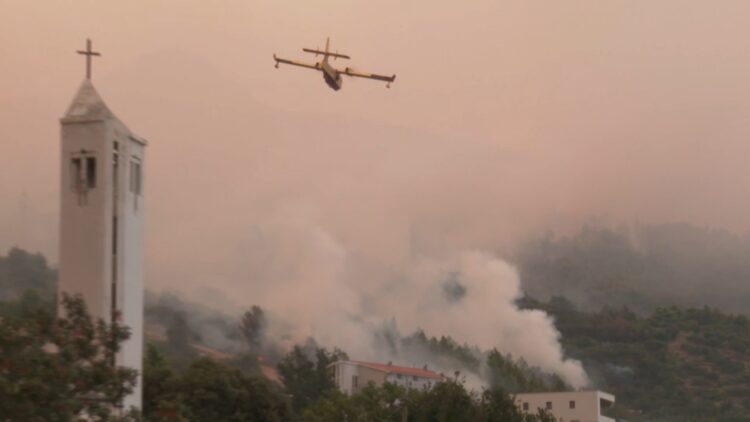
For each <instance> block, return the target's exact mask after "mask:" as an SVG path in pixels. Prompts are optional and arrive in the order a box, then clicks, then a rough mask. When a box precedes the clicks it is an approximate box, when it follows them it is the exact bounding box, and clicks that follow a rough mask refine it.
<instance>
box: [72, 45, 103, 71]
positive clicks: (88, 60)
mask: <svg viewBox="0 0 750 422" xmlns="http://www.w3.org/2000/svg"><path fill="white" fill-rule="evenodd" d="M77 53H78V54H83V55H84V56H86V79H91V56H101V54H100V53H98V52H96V51H91V40H90V39H88V38H87V39H86V51H81V50H78V51H77Z"/></svg>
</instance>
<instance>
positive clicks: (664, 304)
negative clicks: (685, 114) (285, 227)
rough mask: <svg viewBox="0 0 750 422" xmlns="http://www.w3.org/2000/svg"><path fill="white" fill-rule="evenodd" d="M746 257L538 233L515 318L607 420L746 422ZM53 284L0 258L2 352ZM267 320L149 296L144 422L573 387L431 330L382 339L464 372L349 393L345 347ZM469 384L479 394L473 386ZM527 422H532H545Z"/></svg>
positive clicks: (473, 401)
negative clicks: (548, 339) (588, 392)
mask: <svg viewBox="0 0 750 422" xmlns="http://www.w3.org/2000/svg"><path fill="white" fill-rule="evenodd" d="M749 251H750V247H748V239H747V238H743V237H738V236H734V235H731V234H728V233H725V232H721V231H712V230H707V229H700V228H696V227H692V226H687V225H665V226H649V227H640V228H638V229H632V228H631V229H628V230H625V229H622V230H611V229H604V228H590V227H588V228H584V229H583V230H581V232H580V233H578V234H576V235H575V236H571V237H560V238H556V237H554V236H545V237H543V238H539V239H536V240H533V241H530V242H527V243H525V244H524V245H523V246H522V247H521V248H520V249H519V253H518V255H517V264H518V267H519V271H520V272H521V274H522V278H523V285H524V288H525V291H526V296H525V297H523V298H522V299H520V300H519V301H518V306H519V307H521V308H526V309H541V310H544V311H545V312H547V313H548V314H549V315H550V316H551V317H552V318H553V319H554V321H555V326H556V327H557V329H558V330H559V331H560V333H561V338H560V341H561V343H562V346H563V349H564V352H565V354H566V356H567V357H570V358H574V359H578V360H580V361H581V362H582V363H583V365H584V367H585V369H586V371H587V373H588V374H589V377H590V378H591V381H592V388H598V389H602V390H604V391H607V392H609V393H612V394H614V395H615V396H616V397H617V403H616V405H615V407H614V408H612V409H610V410H609V411H608V415H609V416H612V417H617V418H618V419H622V420H630V421H714V420H715V421H746V420H750V387H748V386H750V366H749V365H750V321H749V320H748V317H747V316H746V314H747V313H748V312H749V311H750V308H749V306H750V305H747V304H748V303H750V302H748V301H747V298H748V297H750V284H748V283H747V282H748V281H750V259H748V258H749V257H750V255H749ZM55 278H56V276H55V271H54V270H53V269H51V268H50V267H49V266H48V264H47V263H46V261H45V259H44V257H42V256H41V255H38V254H29V253H27V252H25V251H22V250H19V249H14V250H11V251H10V252H9V253H8V254H7V255H6V256H4V257H0V318H2V319H1V320H0V325H3V330H0V337H2V336H6V337H5V338H0V341H7V340H8V337H7V336H8V333H9V331H8V329H7V328H8V326H9V324H10V321H22V320H24V318H31V317H30V315H40V314H44V313H47V314H50V313H52V312H54V305H53V297H54V292H55ZM682 280H684V284H681V283H682ZM261 305H262V304H261ZM264 318H265V316H264V313H263V310H262V308H261V307H258V306H248V308H247V311H246V312H244V314H242V315H227V314H225V313H223V312H221V311H217V310H214V309H210V308H207V307H205V306H202V305H200V304H195V303H189V302H187V301H185V300H183V299H180V298H179V297H178V296H176V295H173V294H160V295H155V294H151V293H148V294H147V302H146V333H145V335H146V341H147V344H148V348H147V353H146V356H145V366H144V374H143V375H144V382H145V385H144V388H145V401H144V408H143V416H144V417H145V419H146V420H159V421H161V420H280V421H282V420H290V421H292V420H302V421H324V420H341V417H342V416H341V415H342V414H345V415H347V416H346V417H348V418H350V419H349V420H361V419H362V418H367V417H368V415H369V416H370V417H373V415H376V416H374V417H376V418H378V420H394V421H398V420H401V419H400V418H401V416H402V412H404V411H405V410H404V409H405V408H407V407H408V412H409V413H408V414H409V419H408V420H414V421H422V420H424V421H427V420H441V419H440V418H441V417H443V418H448V419H442V420H458V419H461V420H477V421H479V420H488V421H489V420H524V419H523V418H524V417H523V416H522V415H519V414H518V413H517V411H516V410H515V408H514V407H513V406H512V402H511V401H510V397H511V396H510V395H512V394H513V393H516V392H523V391H551V390H564V389H568V388H569V387H568V386H566V385H565V383H564V382H562V380H561V379H560V378H559V377H557V376H555V375H553V374H546V373H543V372H542V371H540V370H538V369H537V368H534V367H532V366H529V365H528V364H526V362H525V361H524V360H523V357H522V356H515V357H514V356H510V355H507V354H505V353H504V352H503V351H502V349H501V345H499V346H498V349H497V350H479V349H478V348H476V347H474V346H472V345H467V344H461V343H459V342H457V341H455V340H454V339H451V338H449V337H444V336H440V333H425V332H422V331H417V332H415V333H410V334H408V335H403V336H402V335H398V336H395V337H394V335H393V333H392V332H390V331H388V330H384V331H383V332H381V333H376V340H377V341H382V342H386V343H388V344H391V345H393V346H394V347H396V346H397V348H398V349H400V350H408V349H410V348H411V349H413V350H420V351H429V353H430V356H432V357H434V359H435V360H436V361H438V362H450V363H451V364H452V365H454V366H457V367H459V368H460V370H457V371H456V372H454V373H448V374H445V375H446V376H447V378H448V379H449V380H450V381H449V382H446V383H444V385H442V386H441V387H440V388H439V389H435V390H434V391H432V392H410V391H404V390H401V389H398V388H396V387H393V386H386V387H382V388H368V389H365V390H364V391H363V392H362V393H361V394H358V395H355V396H353V397H346V396H343V395H341V394H339V393H338V392H337V391H336V390H335V388H333V385H332V384H331V381H330V378H329V376H328V374H327V372H326V365H327V364H328V363H330V362H332V361H334V360H335V359H337V358H339V357H342V356H346V353H345V351H342V350H338V349H333V350H329V349H325V348H322V347H319V346H318V345H317V344H316V343H315V340H314V339H309V340H308V341H307V342H306V343H305V344H300V345H298V346H297V347H295V348H294V349H293V350H291V351H290V350H282V349H280V348H278V347H276V346H275V345H274V342H273V341H272V339H267V338H265V337H264V324H265V319H264ZM16 323H17V322H16ZM269 340H271V341H269ZM474 375H478V376H481V378H482V379H483V381H484V384H485V386H486V387H485V389H473V388H470V387H469V384H471V383H466V379H467V376H468V377H472V376H474ZM8 377H9V375H8V374H7V373H4V372H3V371H0V388H7V387H8V385H10V386H13V383H12V381H13V380H11V379H9V378H8ZM407 404H408V405H407ZM2 405H7V402H6V403H0V406H2ZM227 412H229V413H227ZM456 418H458V419H456ZM535 418H537V419H532V418H529V419H526V420H550V419H549V417H548V416H546V415H537V416H535Z"/></svg>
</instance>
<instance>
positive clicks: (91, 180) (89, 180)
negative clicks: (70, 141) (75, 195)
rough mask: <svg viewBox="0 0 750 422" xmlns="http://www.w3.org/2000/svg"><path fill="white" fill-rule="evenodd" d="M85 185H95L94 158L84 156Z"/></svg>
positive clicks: (89, 186) (91, 186) (92, 186)
mask: <svg viewBox="0 0 750 422" xmlns="http://www.w3.org/2000/svg"><path fill="white" fill-rule="evenodd" d="M86 186H87V187H88V188H89V189H92V188H95V187H96V158H95V157H86Z"/></svg>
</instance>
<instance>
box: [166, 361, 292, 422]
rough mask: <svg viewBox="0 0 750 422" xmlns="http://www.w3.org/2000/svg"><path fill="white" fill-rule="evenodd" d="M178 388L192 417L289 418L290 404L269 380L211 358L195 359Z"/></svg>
mask: <svg viewBox="0 0 750 422" xmlns="http://www.w3.org/2000/svg"><path fill="white" fill-rule="evenodd" d="M177 392H178V394H179V396H180V397H181V400H182V403H183V404H184V405H185V407H186V413H187V418H188V420H191V421H227V422H242V421H253V422H265V421H269V422H273V421H285V420H288V419H289V415H290V411H289V405H288V403H287V401H286V399H285V397H284V395H283V394H282V393H281V391H280V389H278V388H276V387H275V386H274V385H272V384H271V383H270V382H269V381H267V380H265V379H263V378H260V377H255V376H246V375H244V374H243V373H242V372H241V371H239V370H238V369H234V368H230V367H228V366H226V365H224V364H221V363H218V362H214V361H212V360H210V359H207V358H200V359H196V360H194V361H193V362H192V363H191V364H190V366H189V367H188V368H187V369H186V370H185V372H184V373H183V374H182V376H181V377H180V380H179V383H178V386H177Z"/></svg>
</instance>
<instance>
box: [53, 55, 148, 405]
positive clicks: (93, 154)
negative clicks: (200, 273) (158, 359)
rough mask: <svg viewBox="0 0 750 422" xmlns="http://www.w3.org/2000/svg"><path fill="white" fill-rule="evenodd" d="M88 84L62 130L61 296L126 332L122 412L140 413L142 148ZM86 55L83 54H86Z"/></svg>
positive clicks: (87, 82) (88, 82)
mask: <svg viewBox="0 0 750 422" xmlns="http://www.w3.org/2000/svg"><path fill="white" fill-rule="evenodd" d="M79 53H81V54H86V55H87V78H86V79H84V80H83V82H82V83H81V86H80V88H79V89H78V93H77V94H76V95H75V97H74V98H73V101H72V102H71V104H70V106H69V107H68V110H67V111H66V113H65V115H64V116H63V117H62V118H61V119H60V123H61V154H60V159H61V165H60V168H61V184H60V202H61V204H60V266H59V286H58V290H59V292H60V293H63V292H65V293H68V294H80V295H81V296H83V298H84V300H85V301H86V306H87V308H88V309H89V312H90V313H91V315H92V317H94V318H101V319H103V320H104V321H106V322H110V321H112V320H113V319H114V318H119V320H120V322H121V323H122V324H124V325H126V326H128V327H129V328H130V332H131V336H130V338H129V339H128V340H127V341H126V342H125V343H124V344H123V346H122V349H121V350H120V352H119V353H118V355H117V357H116V362H115V364H116V365H118V366H125V367H128V368H132V369H135V370H137V371H138V374H139V376H138V383H137V385H136V388H135V390H134V392H133V394H131V395H130V396H128V397H126V398H125V401H124V403H123V406H124V407H125V408H129V407H130V406H135V407H137V408H140V407H141V396H142V377H141V372H142V359H143V214H144V213H143V211H144V209H143V208H144V200H143V186H144V175H143V169H144V167H143V164H144V158H145V155H144V153H145V147H146V141H145V140H144V139H142V138H139V137H138V136H136V135H134V134H133V133H132V132H130V130H128V128H127V127H126V126H125V125H124V124H123V123H122V122H120V120H118V119H117V117H115V115H114V114H113V113H112V112H111V111H110V110H109V108H108V107H107V105H106V104H105V103H104V101H103V100H102V98H101V97H100V96H99V94H98V93H97V91H96V89H95V88H94V85H93V84H92V83H91V79H90V76H91V70H90V69H91V68H90V60H91V56H92V55H98V53H93V52H92V51H91V48H90V43H89V44H88V49H87V51H86V52H79ZM87 53H88V54H87Z"/></svg>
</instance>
